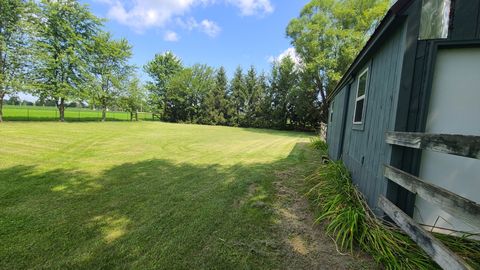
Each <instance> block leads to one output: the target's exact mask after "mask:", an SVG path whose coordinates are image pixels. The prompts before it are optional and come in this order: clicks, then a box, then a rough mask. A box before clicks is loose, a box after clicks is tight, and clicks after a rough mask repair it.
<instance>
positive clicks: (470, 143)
mask: <svg viewBox="0 0 480 270" xmlns="http://www.w3.org/2000/svg"><path fill="white" fill-rule="evenodd" d="M386 142H387V143H388V144H394V145H400V146H406V147H410V148H415V149H425V150H431V151H436V152H442V153H446V154H452V155H457V156H462V157H468V158H475V159H480V136H469V135H457V134H427V133H414V132H387V134H386Z"/></svg>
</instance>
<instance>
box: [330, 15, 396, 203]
mask: <svg viewBox="0 0 480 270" xmlns="http://www.w3.org/2000/svg"><path fill="white" fill-rule="evenodd" d="M404 30H405V27H404V25H400V26H397V27H395V30H393V31H394V32H393V33H391V34H390V36H389V38H387V39H386V40H385V41H384V43H383V44H382V45H381V46H380V47H379V48H378V49H376V50H375V53H374V54H373V55H372V56H370V57H368V59H366V61H365V62H366V63H365V64H364V65H363V66H361V67H360V68H359V69H358V70H357V71H356V73H357V74H358V73H360V72H361V71H363V70H364V69H365V67H367V66H368V67H369V86H368V89H367V94H366V103H365V104H366V105H365V106H366V107H365V116H364V123H363V125H362V126H354V125H353V111H354V108H355V96H356V94H357V78H356V77H355V80H354V81H353V82H352V83H351V84H350V85H351V86H350V87H351V88H350V91H348V85H347V86H345V87H344V88H343V89H342V90H341V91H340V92H339V93H338V94H337V95H336V96H335V98H334V100H333V101H334V102H335V103H334V118H333V122H332V123H331V124H330V125H329V130H328V137H327V142H328V143H329V154H330V156H331V158H333V159H337V158H339V156H338V155H337V151H338V150H339V149H342V153H341V154H340V155H341V158H342V160H343V161H344V162H345V165H346V166H347V167H348V169H349V171H350V172H351V174H352V178H353V181H354V183H355V184H356V185H357V186H358V187H359V189H360V191H362V193H363V194H364V195H365V196H366V198H367V200H368V203H369V205H370V207H372V208H373V209H375V208H376V205H377V200H378V196H379V194H385V193H386V188H387V181H386V179H385V178H384V177H383V165H384V164H389V161H390V155H391V146H389V145H388V144H386V143H385V132H386V131H387V130H393V129H394V122H395V112H396V104H397V99H398V94H399V85H400V75H401V70H402V61H403V56H404V48H405V31H404ZM348 92H350V93H349V95H348V99H347V102H346V104H343V103H342V100H344V97H345V96H344V95H345V94H346V93H348ZM340 106H341V107H342V108H339V107H340ZM342 110H345V112H346V118H345V126H344V127H343V128H344V129H345V132H344V136H345V138H344V140H343V142H342V140H341V137H342V136H341V133H342V127H341V125H339V124H340V123H342V118H343V113H342ZM342 143H343V145H341V144H342ZM342 146H343V147H342ZM376 212H377V213H379V212H378V211H376Z"/></svg>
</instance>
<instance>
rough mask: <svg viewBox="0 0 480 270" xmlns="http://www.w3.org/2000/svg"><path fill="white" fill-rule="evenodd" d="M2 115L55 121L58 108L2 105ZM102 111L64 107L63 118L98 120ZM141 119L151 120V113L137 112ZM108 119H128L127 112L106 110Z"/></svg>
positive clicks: (12, 119) (13, 117)
mask: <svg viewBox="0 0 480 270" xmlns="http://www.w3.org/2000/svg"><path fill="white" fill-rule="evenodd" d="M3 115H4V119H5V120H6V121H56V120H58V110H57V108H56V107H41V106H13V105H4V107H3ZM101 118H102V111H99V110H90V109H83V108H66V109H65V120H67V121H70V122H72V121H75V122H77V121H100V120H101ZM138 118H139V119H141V120H151V119H152V114H151V113H146V112H141V113H139V114H138ZM107 120H109V121H129V120H130V113H128V112H115V111H109V112H107Z"/></svg>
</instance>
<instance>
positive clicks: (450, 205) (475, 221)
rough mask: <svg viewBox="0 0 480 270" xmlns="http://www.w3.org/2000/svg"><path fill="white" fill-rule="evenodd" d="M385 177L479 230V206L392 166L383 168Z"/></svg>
mask: <svg viewBox="0 0 480 270" xmlns="http://www.w3.org/2000/svg"><path fill="white" fill-rule="evenodd" d="M384 175H385V177H386V178H388V179H390V180H392V181H393V182H395V183H397V184H399V185H400V186H402V187H404V188H405V189H407V190H408V191H410V192H412V193H415V194H417V195H418V196H420V197H422V198H423V199H424V200H426V201H428V202H430V203H433V204H436V205H438V206H440V207H441V208H442V209H443V210H444V211H446V212H447V213H449V214H451V215H452V216H454V217H457V218H461V219H462V220H464V221H465V222H467V223H469V224H471V225H474V226H476V227H479V228H480V205H479V204H477V203H476V202H474V201H471V200H469V199H466V198H464V197H462V196H459V195H457V194H455V193H453V192H451V191H448V190H446V189H444V188H441V187H438V186H436V185H433V184H430V183H426V182H425V181H422V179H420V178H418V177H416V176H413V175H411V174H408V173H406V172H404V171H402V170H399V169H397V168H394V167H392V166H388V165H386V166H385V174H384Z"/></svg>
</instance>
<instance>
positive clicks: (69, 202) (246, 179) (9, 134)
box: [0, 122, 318, 269]
mask: <svg viewBox="0 0 480 270" xmlns="http://www.w3.org/2000/svg"><path fill="white" fill-rule="evenodd" d="M0 138H1V141H2V143H1V146H0V243H1V244H0V268H3V269H14V268H42V269H53V268H56V269H68V268H75V269H78V268H83V269H92V268H103V269H104V268H136V269H156V268H169V269H179V268H183V269H189V268H203V269H212V268H216V269H232V268H241V269H249V268H251V269H258V268H269V269H272V268H278V267H279V266H281V265H282V262H284V260H285V258H284V255H285V254H283V253H282V252H281V251H279V247H278V243H280V242H281V239H279V236H278V235H277V233H276V225H275V224H276V215H275V214H274V212H273V211H272V209H271V207H269V206H271V205H273V202H274V200H275V198H276V196H275V194H274V193H275V192H274V187H273V181H275V177H276V173H277V172H280V171H282V170H286V169H292V168H296V169H299V170H300V169H301V170H302V171H305V173H307V172H308V171H311V170H312V169H313V167H314V166H315V162H316V161H315V160H316V159H318V156H316V154H315V153H314V152H313V151H312V150H311V149H310V148H309V147H307V146H306V143H307V142H308V141H309V135H307V134H302V133H290V132H279V131H266V130H255V129H239V128H228V127H210V126H196V125H180V124H165V123H156V122H137V123H129V122H111V123H52V122H50V123H42V122H34V123H31V122H10V123H3V124H0ZM312 161H315V162H312ZM301 178H302V175H300V174H299V175H294V176H292V179H290V180H291V181H296V180H299V179H301ZM252 187H254V188H253V189H252Z"/></svg>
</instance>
